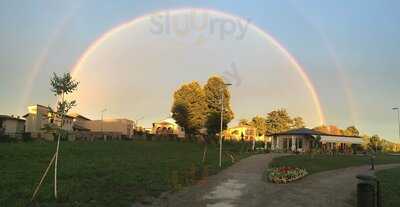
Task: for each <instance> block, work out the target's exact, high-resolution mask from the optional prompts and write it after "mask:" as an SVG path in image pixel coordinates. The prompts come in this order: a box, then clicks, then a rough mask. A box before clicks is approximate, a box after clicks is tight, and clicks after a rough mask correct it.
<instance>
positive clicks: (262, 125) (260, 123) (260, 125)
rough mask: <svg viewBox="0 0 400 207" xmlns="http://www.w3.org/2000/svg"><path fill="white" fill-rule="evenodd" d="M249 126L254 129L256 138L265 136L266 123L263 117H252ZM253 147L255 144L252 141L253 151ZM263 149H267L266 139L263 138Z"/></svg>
mask: <svg viewBox="0 0 400 207" xmlns="http://www.w3.org/2000/svg"><path fill="white" fill-rule="evenodd" d="M250 124H251V126H253V127H254V128H255V129H256V136H262V135H265V133H266V131H267V123H266V120H265V119H264V118H263V117H260V116H255V117H253V119H252V120H251V123H250ZM254 147H255V142H254V141H253V150H254ZM264 148H265V149H267V137H264Z"/></svg>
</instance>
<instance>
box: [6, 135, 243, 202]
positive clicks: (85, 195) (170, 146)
mask: <svg viewBox="0 0 400 207" xmlns="http://www.w3.org/2000/svg"><path fill="white" fill-rule="evenodd" d="M228 147H230V148H234V146H227V148H228ZM227 148H226V149H227ZM54 150H55V143H47V142H31V143H1V144H0V152H1V154H0V166H1V168H0V206H2V207H4V206H13V207H14V206H27V204H29V200H30V198H31V196H32V193H33V190H34V187H35V186H36V184H37V183H38V181H39V179H40V176H41V174H42V173H43V171H44V169H45V168H46V166H47V165H48V162H49V161H50V158H51V156H52V155H53V153H54ZM60 150H61V151H60V155H59V156H60V157H59V159H60V160H59V201H58V206H131V204H132V203H134V202H143V201H144V200H148V197H152V196H153V197H156V196H159V195H160V194H161V193H162V192H165V191H169V190H173V189H175V188H176V187H177V186H178V187H179V186H185V185H189V184H191V183H193V182H194V181H193V180H195V178H198V177H199V174H209V175H211V174H215V173H217V172H218V170H219V168H218V159H217V158H218V151H217V149H216V147H215V146H210V147H209V154H208V155H209V156H208V159H207V163H208V164H207V166H208V167H207V170H204V168H203V170H200V169H201V165H200V163H201V158H202V155H203V147H202V146H201V145H199V144H196V143H189V142H186V143H183V142H176V141H111V142H102V141H98V142H62V143H61V148H60ZM243 156H244V155H243ZM229 165H231V161H230V158H229V157H227V156H226V157H224V159H223V167H227V166H229ZM203 172H205V173H203ZM52 179H53V171H50V176H48V178H47V179H46V180H45V184H44V185H43V187H42V189H41V191H40V193H39V195H38V198H37V203H38V204H40V206H54V205H55V203H54V199H53V193H52V188H53V185H52V183H53V180H52Z"/></svg>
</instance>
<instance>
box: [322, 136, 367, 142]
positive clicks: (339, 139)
mask: <svg viewBox="0 0 400 207" xmlns="http://www.w3.org/2000/svg"><path fill="white" fill-rule="evenodd" d="M321 142H332V143H335V142H341V143H350V144H362V143H363V140H362V139H361V138H358V137H345V136H326V135H321Z"/></svg>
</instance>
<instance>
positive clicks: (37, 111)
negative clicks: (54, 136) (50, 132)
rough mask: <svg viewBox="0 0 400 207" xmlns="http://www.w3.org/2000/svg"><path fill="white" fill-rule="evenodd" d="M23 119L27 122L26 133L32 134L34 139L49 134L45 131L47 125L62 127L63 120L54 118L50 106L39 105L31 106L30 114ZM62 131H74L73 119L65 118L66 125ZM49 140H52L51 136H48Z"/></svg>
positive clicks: (29, 108) (67, 116) (57, 117)
mask: <svg viewBox="0 0 400 207" xmlns="http://www.w3.org/2000/svg"><path fill="white" fill-rule="evenodd" d="M23 117H24V118H25V120H26V122H25V132H29V133H31V136H32V137H33V138H40V137H42V136H43V135H45V134H47V133H46V130H45V127H46V126H47V125H51V124H55V125H57V126H61V118H60V117H59V116H54V114H52V113H51V111H50V109H49V107H48V106H43V105H39V104H37V105H34V106H29V107H28V113H27V114H26V115H24V116H23ZM62 129H64V130H66V131H68V132H72V131H73V117H71V116H69V115H66V116H64V124H63V127H62ZM45 136H46V135H45ZM47 138H49V139H50V137H49V136H47Z"/></svg>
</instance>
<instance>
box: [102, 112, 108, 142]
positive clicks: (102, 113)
mask: <svg viewBox="0 0 400 207" xmlns="http://www.w3.org/2000/svg"><path fill="white" fill-rule="evenodd" d="M105 111H107V109H103V110H101V134H102V135H103V139H104V140H105V136H104V133H103V114H104V112H105Z"/></svg>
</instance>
